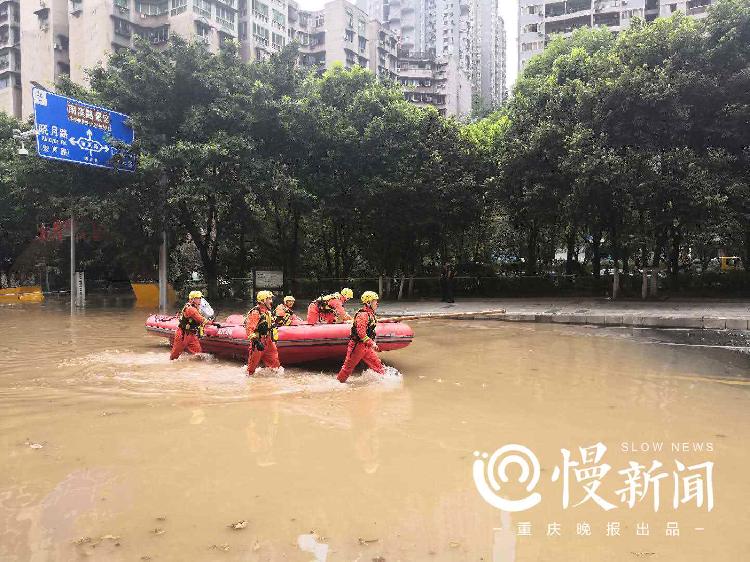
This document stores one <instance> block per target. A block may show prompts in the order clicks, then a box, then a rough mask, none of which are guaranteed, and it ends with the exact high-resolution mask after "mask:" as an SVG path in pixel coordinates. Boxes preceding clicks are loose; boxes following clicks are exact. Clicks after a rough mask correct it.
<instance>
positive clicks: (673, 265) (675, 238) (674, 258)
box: [669, 226, 682, 277]
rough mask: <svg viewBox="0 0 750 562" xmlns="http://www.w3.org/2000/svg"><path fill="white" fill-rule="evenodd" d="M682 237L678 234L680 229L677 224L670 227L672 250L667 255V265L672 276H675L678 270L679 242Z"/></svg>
mask: <svg viewBox="0 0 750 562" xmlns="http://www.w3.org/2000/svg"><path fill="white" fill-rule="evenodd" d="M681 241H682V237H681V236H680V229H679V227H677V226H674V227H672V251H671V252H670V257H669V262H670V263H669V267H670V270H671V273H672V276H675V277H676V276H677V274H678V273H679V272H680V242H681Z"/></svg>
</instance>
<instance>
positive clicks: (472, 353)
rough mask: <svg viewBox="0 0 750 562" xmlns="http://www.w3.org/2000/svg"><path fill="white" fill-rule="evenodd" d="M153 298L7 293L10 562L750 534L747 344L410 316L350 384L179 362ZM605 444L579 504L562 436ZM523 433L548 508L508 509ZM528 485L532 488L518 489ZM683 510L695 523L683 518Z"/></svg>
mask: <svg viewBox="0 0 750 562" xmlns="http://www.w3.org/2000/svg"><path fill="white" fill-rule="evenodd" d="M147 313H148V311H144V310H138V309H129V308H104V307H89V308H87V309H86V310H85V311H82V312H78V313H77V314H76V315H74V316H73V317H71V316H70V313H69V312H68V311H67V310H66V309H65V307H64V306H62V307H57V306H55V305H54V304H45V305H43V306H36V307H34V306H27V307H22V306H15V307H0V319H2V322H3V325H4V326H5V327H6V330H5V334H4V337H3V339H2V340H1V341H0V455H1V456H2V462H0V560H2V561H17V560H18V561H26V560H30V561H47V560H65V561H68V560H105V561H120V560H122V561H125V560H136V561H137V560H199V561H211V560H242V561H255V560H268V561H276V560H290V561H297V560H299V561H305V562H308V561H310V560H329V561H354V560H359V561H362V562H370V561H372V560H378V561H383V560H384V561H388V562H392V561H397V560H402V561H407V560H417V561H421V560H447V561H454V560H455V561H464V560H466V561H469V560H471V561H479V560H484V561H503V562H513V561H519V562H521V561H543V560H550V561H551V560H555V561H559V560H575V561H579V560H591V561H601V560H616V561H620V560H622V561H626V560H627V561H631V560H637V559H643V558H645V559H649V560H669V561H672V560H674V561H690V560H696V561H697V560H713V561H724V560H726V561H736V560H740V559H743V558H745V557H746V556H747V553H748V552H750V538H748V537H749V535H748V533H747V531H746V529H747V527H748V525H750V515H749V514H748V509H747V506H746V500H747V498H748V497H749V496H750V484H748V476H747V473H748V463H749V462H750V452H749V449H748V438H749V437H750V408H748V405H749V404H750V400H749V398H750V378H748V374H749V373H750V361H749V360H748V358H747V356H742V355H739V354H737V355H733V354H729V353H727V354H723V353H718V354H717V353H713V352H712V351H711V350H707V349H705V348H695V347H690V346H675V345H661V344H655V343H651V342H641V341H635V340H633V339H632V338H629V337H622V336H618V335H617V334H611V333H609V332H605V331H604V330H600V329H596V328H573V327H565V326H554V325H533V324H516V323H505V322H471V321H465V322H464V321H428V320H423V321H416V322H410V325H411V326H412V327H413V328H414V331H415V339H414V343H413V344H412V345H411V346H409V347H408V348H406V349H404V350H400V351H395V352H389V353H384V354H382V355H381V357H382V359H383V361H384V363H385V364H386V365H387V366H389V367H390V369H389V372H388V375H387V376H386V377H385V378H384V379H381V378H380V377H378V376H376V375H374V374H370V373H366V374H365V375H364V376H360V375H359V373H357V374H355V376H354V377H352V379H350V380H351V381H352V382H351V384H345V385H342V384H340V383H338V382H337V381H336V379H335V373H336V371H337V370H338V367H339V366H340V365H339V364H331V365H322V366H321V365H315V366H313V367H306V366H294V367H292V368H288V369H286V371H285V372H284V373H283V374H282V375H278V374H273V373H267V372H266V373H261V376H258V377H256V378H253V379H248V378H247V377H245V368H244V365H242V364H241V363H237V362H230V361H225V360H219V359H215V358H212V357H209V356H206V357H199V358H196V357H182V358H181V359H179V360H178V361H174V362H170V361H169V360H168V355H169V349H168V347H167V344H166V340H163V339H161V338H157V337H153V336H148V335H146V333H145V330H144V327H143V323H144V320H145V318H146V316H147ZM599 442H601V443H603V445H604V446H606V447H607V450H606V452H604V453H603V456H602V457H601V458H597V459H596V462H592V463H591V464H590V465H589V464H587V465H586V466H593V465H594V464H596V465H602V464H603V463H607V464H608V465H610V466H611V470H610V471H609V473H608V474H605V475H603V477H602V478H601V485H600V486H593V492H591V488H592V487H591V485H590V481H589V489H588V490H589V491H587V489H586V488H585V487H584V484H586V482H578V481H576V480H577V476H575V475H574V474H575V473H574V471H573V470H571V471H570V481H569V482H568V484H569V490H570V497H569V504H568V506H567V507H564V505H563V502H564V497H563V496H564V494H563V490H564V486H565V484H564V483H565V481H566V480H567V478H566V474H567V471H566V469H565V467H564V455H563V453H562V452H561V449H566V450H569V451H570V459H571V460H572V461H578V463H579V464H580V466H583V465H584V463H585V459H583V458H582V452H581V451H580V450H579V447H582V448H588V447H592V446H594V445H595V444H597V443H599ZM659 443H662V448H661V450H660V447H659V446H658V444H659ZM505 444H521V445H524V446H525V447H528V448H529V449H530V450H531V451H533V453H534V454H535V455H536V457H537V458H538V459H539V463H540V473H539V474H540V477H539V481H538V484H537V485H536V488H535V490H534V491H535V492H538V493H540V494H541V502H540V503H539V504H538V505H537V506H535V507H533V508H531V509H529V510H527V511H520V512H514V513H511V512H505V511H501V510H498V509H497V508H496V507H493V506H492V505H490V504H489V503H488V502H487V501H485V500H484V499H483V497H482V496H481V495H480V493H479V492H478V489H477V485H476V484H475V481H474V479H473V478H472V464H473V463H474V462H475V460H476V459H478V458H481V457H476V456H475V454H474V452H475V451H476V452H487V453H489V455H492V453H493V452H494V451H495V450H496V449H498V448H499V447H501V446H503V445H505ZM675 447H676V448H675ZM696 449H702V450H696ZM584 456H585V455H584ZM588 460H592V459H588ZM653 460H658V461H659V462H660V463H661V465H662V466H661V467H657V468H655V469H654V470H653V472H652V474H653V475H656V474H657V473H664V474H665V476H664V477H663V478H661V479H658V478H657V479H656V480H652V481H651V482H650V487H649V489H647V490H646V491H645V494H644V496H645V497H643V498H640V497H639V498H637V499H636V500H635V501H634V505H633V507H630V506H629V505H628V504H627V499H628V498H627V492H621V490H623V489H624V488H626V487H627V486H626V474H625V473H619V471H623V470H625V469H627V468H628V467H629V461H637V463H640V464H641V465H644V466H645V468H644V471H645V470H649V469H650V468H652V461H653ZM707 461H710V462H712V463H714V464H713V472H712V485H711V487H710V490H709V487H708V486H702V487H701V492H700V493H701V494H702V496H701V500H702V505H700V506H699V505H698V501H697V499H696V496H695V494H697V493H698V492H696V491H695V489H694V488H690V487H689V482H692V484H693V485H695V484H696V482H697V484H698V485H699V486H700V485H702V484H706V479H705V478H704V480H703V481H697V480H686V479H685V477H686V476H687V475H688V473H690V474H693V473H694V472H700V470H699V469H695V470H691V467H694V466H696V465H700V464H702V463H705V462H707ZM676 462H679V463H681V465H682V466H683V467H685V468H684V470H682V469H680V468H679V465H678V464H676ZM570 466H572V465H570ZM556 467H559V469H560V470H559V471H556V470H555V469H556ZM519 472H520V471H518V470H516V469H515V468H510V469H509V470H508V474H509V475H510V476H511V481H512V480H515V479H517V478H518V474H519ZM556 472H557V473H558V476H560V477H559V478H557V479H555V478H554V476H555V473H556ZM703 474H704V476H705V471H704V472H703ZM706 478H707V476H706ZM514 484H515V486H514ZM675 487H677V495H678V496H679V497H678V505H677V507H676V508H675V506H674V503H673V501H674V496H675ZM656 490H658V491H659V494H660V505H659V508H658V510H655V508H654V503H653V502H654V495H655V491H656ZM641 491H643V490H641ZM709 492H712V495H713V497H712V498H711V500H712V503H713V505H712V508H711V510H710V511H709V509H708V503H709V497H708V495H709ZM528 493H529V492H527V491H526V489H525V487H524V486H522V485H520V484H518V483H515V482H511V483H510V484H507V485H506V484H503V490H502V491H501V492H499V493H498V497H505V498H510V497H512V498H514V499H516V498H520V497H523V496H526V495H528ZM587 494H590V496H596V497H600V498H602V502H606V503H609V504H610V505H612V508H610V509H605V508H604V507H602V505H601V504H598V503H597V501H596V499H594V498H592V497H590V496H588V497H587ZM691 494H692V496H691ZM621 496H622V497H621ZM683 500H685V501H683ZM576 504H579V505H576ZM244 521H247V525H246V526H245V525H243V524H240V525H237V527H240V528H238V529H233V528H231V524H233V523H241V522H244ZM614 522H617V523H618V525H617V527H618V529H619V535H615V534H613V533H614V531H612V533H608V527H609V529H610V530H612V529H614V527H612V526H610V525H609V524H610V523H614ZM644 524H645V525H646V527H644ZM668 524H669V525H668ZM674 524H677V525H678V527H679V536H675V534H674V533H671V534H669V533H667V532H666V530H667V528H668V527H669V528H672V527H673V526H674ZM551 529H553V530H554V529H557V530H558V533H554V532H553V533H552V534H551V535H550V530H551ZM644 529H647V530H648V533H647V534H644ZM587 530H588V533H587V532H586V531H587ZM639 530H640V532H639ZM610 535H611V536H610Z"/></svg>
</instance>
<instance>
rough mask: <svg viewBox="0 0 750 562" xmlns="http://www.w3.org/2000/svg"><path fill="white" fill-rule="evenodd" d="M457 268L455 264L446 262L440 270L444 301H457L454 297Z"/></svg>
mask: <svg viewBox="0 0 750 562" xmlns="http://www.w3.org/2000/svg"><path fill="white" fill-rule="evenodd" d="M455 277H456V270H455V268H454V267H453V264H452V263H450V262H446V263H444V264H443V269H442V270H441V271H440V291H441V293H442V301H443V302H455V300H454V299H453V286H454V283H455Z"/></svg>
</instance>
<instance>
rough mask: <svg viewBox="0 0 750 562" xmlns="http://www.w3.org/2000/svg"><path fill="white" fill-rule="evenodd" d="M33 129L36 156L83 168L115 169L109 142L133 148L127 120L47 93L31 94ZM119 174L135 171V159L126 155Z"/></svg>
mask: <svg viewBox="0 0 750 562" xmlns="http://www.w3.org/2000/svg"><path fill="white" fill-rule="evenodd" d="M32 96H33V99H34V127H35V129H36V132H37V135H36V146H37V152H38V153H39V156H41V157H42V158H50V159H52V160H64V161H65V162H73V163H76V164H84V165H86V166H98V167H100V168H114V164H113V162H112V157H113V156H114V155H115V154H117V149H116V148H115V147H113V146H112V144H111V143H112V141H113V139H114V140H117V141H120V142H123V143H125V144H132V143H133V139H134V138H135V136H134V133H133V129H131V128H130V127H129V126H127V125H126V124H125V121H126V120H127V118H128V116H127V115H123V114H122V113H117V112H115V111H110V110H109V109H104V108H103V107H97V106H95V105H91V104H89V103H85V102H82V101H78V100H75V99H72V98H66V97H65V96H59V95H57V94H53V93H52V92H47V91H45V90H42V89H41V88H34V89H33V91H32ZM117 169H118V170H125V171H128V172H132V171H133V170H135V158H134V157H133V156H130V155H127V156H126V157H124V158H123V159H122V161H121V162H120V163H119V164H118V167H117Z"/></svg>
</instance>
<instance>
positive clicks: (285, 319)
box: [276, 304, 294, 326]
mask: <svg viewBox="0 0 750 562" xmlns="http://www.w3.org/2000/svg"><path fill="white" fill-rule="evenodd" d="M282 306H283V307H284V316H278V315H277V316H276V325H277V326H291V325H292V317H293V316H294V311H293V310H292V309H291V308H289V307H288V306H287V305H285V304H284V305H282Z"/></svg>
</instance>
